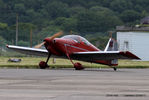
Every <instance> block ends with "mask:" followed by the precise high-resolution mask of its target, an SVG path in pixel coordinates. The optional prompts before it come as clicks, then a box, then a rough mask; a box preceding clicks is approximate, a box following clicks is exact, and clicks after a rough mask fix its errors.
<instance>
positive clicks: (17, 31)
mask: <svg viewBox="0 0 149 100" xmlns="http://www.w3.org/2000/svg"><path fill="white" fill-rule="evenodd" d="M16 45H18V14H16Z"/></svg>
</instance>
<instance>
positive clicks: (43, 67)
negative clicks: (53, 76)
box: [39, 61, 49, 69]
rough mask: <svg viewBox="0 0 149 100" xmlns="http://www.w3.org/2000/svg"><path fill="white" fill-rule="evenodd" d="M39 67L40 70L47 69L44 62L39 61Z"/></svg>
mask: <svg viewBox="0 0 149 100" xmlns="http://www.w3.org/2000/svg"><path fill="white" fill-rule="evenodd" d="M39 67H40V69H46V68H49V66H48V64H47V63H46V62H45V61H41V62H40V63H39Z"/></svg>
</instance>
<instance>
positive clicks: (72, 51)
mask: <svg viewBox="0 0 149 100" xmlns="http://www.w3.org/2000/svg"><path fill="white" fill-rule="evenodd" d="M61 34H62V32H58V33H56V34H54V35H53V36H51V37H48V38H45V39H44V41H43V42H42V43H41V44H39V45H37V46H35V47H34V48H29V47H20V46H13V45H7V47H8V48H9V49H13V50H15V51H18V52H21V53H25V54H30V55H38V56H47V55H48V57H47V60H46V62H45V61H41V62H40V63H39V66H40V68H41V69H45V68H47V67H49V66H48V64H47V63H48V61H49V58H50V57H51V55H54V56H56V57H60V58H67V59H69V60H70V61H71V62H72V64H73V65H74V68H75V69H76V70H82V69H84V67H83V66H82V65H81V64H80V63H79V62H77V63H74V62H73V60H80V61H86V62H92V63H99V64H104V65H109V66H110V67H112V68H113V69H114V70H115V71H116V69H117V68H116V67H115V66H117V65H118V60H117V59H140V58H139V57H137V56H136V55H134V54H132V53H131V52H129V51H118V50H117V43H116V41H115V40H114V39H112V38H110V39H109V41H108V44H107V46H106V48H105V50H104V51H101V50H100V49H98V48H97V47H95V46H94V45H92V44H91V43H90V42H89V41H87V40H86V39H85V38H83V37H81V36H79V35H66V36H63V37H61V38H56V37H58V36H60V35H61ZM42 45H44V46H45V48H46V49H39V48H40V47H41V46H42Z"/></svg>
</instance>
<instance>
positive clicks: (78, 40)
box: [62, 35, 91, 45]
mask: <svg viewBox="0 0 149 100" xmlns="http://www.w3.org/2000/svg"><path fill="white" fill-rule="evenodd" d="M62 38H64V39H72V40H74V41H76V42H78V43H80V42H84V43H85V44H86V45H90V44H91V43H90V42H89V41H87V40H86V39H85V38H83V37H81V36H79V35H66V36H63V37H62Z"/></svg>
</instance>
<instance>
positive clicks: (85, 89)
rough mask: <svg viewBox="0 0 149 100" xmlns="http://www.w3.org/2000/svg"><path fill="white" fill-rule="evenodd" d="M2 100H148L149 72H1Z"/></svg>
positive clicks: (143, 70)
mask: <svg viewBox="0 0 149 100" xmlns="http://www.w3.org/2000/svg"><path fill="white" fill-rule="evenodd" d="M0 100H149V69H118V71H113V69H110V68H109V69H85V70H82V71H76V70H74V69H46V70H41V69H0Z"/></svg>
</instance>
